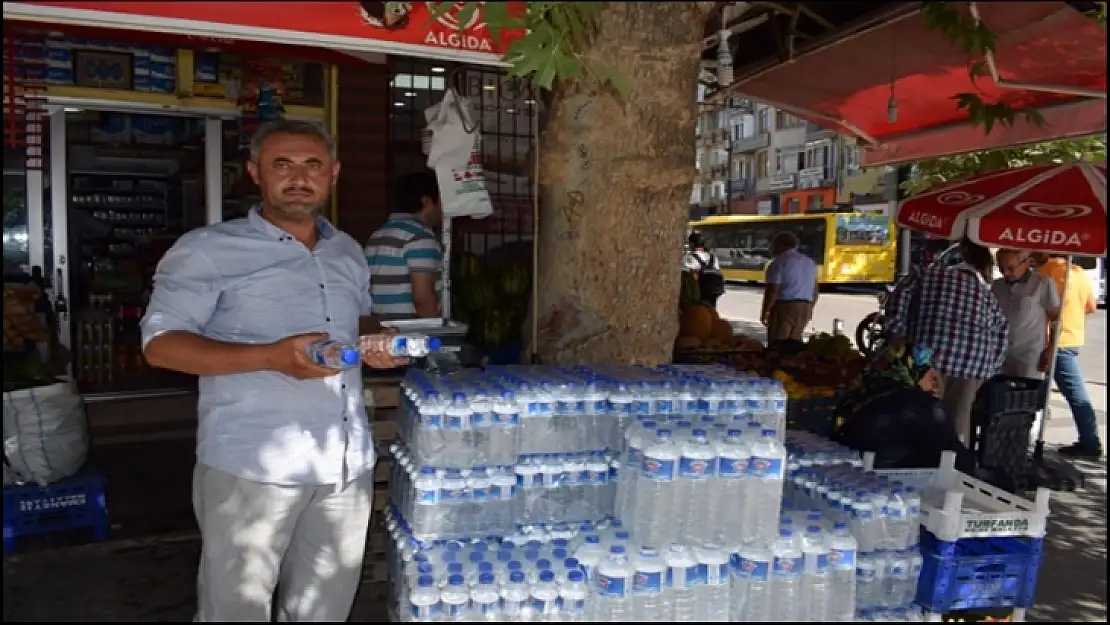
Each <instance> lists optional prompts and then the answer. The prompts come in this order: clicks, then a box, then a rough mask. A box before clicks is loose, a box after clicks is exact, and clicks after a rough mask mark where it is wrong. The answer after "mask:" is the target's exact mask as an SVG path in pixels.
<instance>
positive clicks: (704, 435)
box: [656, 428, 719, 544]
mask: <svg viewBox="0 0 1110 625" xmlns="http://www.w3.org/2000/svg"><path fill="white" fill-rule="evenodd" d="M716 485H717V450H716V449H715V448H714V445H713V444H712V443H711V442H710V441H709V433H708V432H707V431H706V430H704V429H700V428H695V429H694V430H693V431H692V432H691V435H690V436H689V437H688V438H687V439H686V440H685V441H683V443H682V455H681V456H680V457H679V460H678V480H677V481H676V483H675V500H674V502H673V503H672V505H673V506H674V509H675V510H676V511H678V512H679V513H680V514H684V516H685V519H684V523H683V527H682V531H681V533H680V535H679V540H680V541H681V542H686V543H693V544H702V543H704V542H708V541H712V540H714V539H715V538H716V527H715V526H714V521H715V519H716V518H717V512H716V511H717V501H718V500H719V497H718V496H717V493H715V492H714V491H715V490H716V489H715V488H714V487H715V486H716ZM656 510H658V509H656Z"/></svg>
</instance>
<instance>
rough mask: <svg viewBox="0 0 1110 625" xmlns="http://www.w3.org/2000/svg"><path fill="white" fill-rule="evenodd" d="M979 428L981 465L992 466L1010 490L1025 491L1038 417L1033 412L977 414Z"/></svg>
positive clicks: (974, 447) (976, 449)
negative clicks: (1031, 446) (1032, 439)
mask: <svg viewBox="0 0 1110 625" xmlns="http://www.w3.org/2000/svg"><path fill="white" fill-rule="evenodd" d="M974 419H975V424H976V426H977V430H978V432H977V433H976V435H975V439H974V441H973V443H972V450H973V451H974V452H975V455H976V458H977V459H978V461H979V464H980V466H983V467H986V468H988V469H992V470H993V471H994V472H995V478H994V479H992V481H996V482H997V483H998V484H999V485H1000V486H1002V487H1004V488H1005V489H1006V490H1007V491H1010V492H1013V493H1016V492H1022V491H1024V489H1025V487H1026V486H1027V485H1028V484H1027V482H1028V475H1029V464H1030V463H1029V438H1030V434H1031V432H1032V431H1033V424H1034V423H1035V422H1036V420H1037V417H1036V415H1035V414H1033V413H1022V412H1018V413H1009V414H993V415H984V414H982V413H976V414H975V415H974Z"/></svg>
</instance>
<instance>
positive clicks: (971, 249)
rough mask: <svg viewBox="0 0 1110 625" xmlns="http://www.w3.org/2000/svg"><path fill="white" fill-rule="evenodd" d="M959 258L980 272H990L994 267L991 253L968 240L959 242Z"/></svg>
mask: <svg viewBox="0 0 1110 625" xmlns="http://www.w3.org/2000/svg"><path fill="white" fill-rule="evenodd" d="M960 256H961V257H962V258H963V261H964V262H965V263H967V264H969V265H971V266H972V267H974V268H976V269H978V270H979V271H982V272H986V271H990V270H991V269H992V268H993V267H994V258H992V257H991V251H990V250H988V249H987V248H985V247H983V246H982V245H979V244H978V243H975V242H974V241H972V240H971V239H968V238H964V239H963V240H962V241H960Z"/></svg>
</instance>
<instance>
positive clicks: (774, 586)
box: [771, 528, 803, 623]
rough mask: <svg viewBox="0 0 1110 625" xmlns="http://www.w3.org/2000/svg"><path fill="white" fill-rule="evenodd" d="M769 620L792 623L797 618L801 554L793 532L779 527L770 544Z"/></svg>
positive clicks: (798, 616)
mask: <svg viewBox="0 0 1110 625" xmlns="http://www.w3.org/2000/svg"><path fill="white" fill-rule="evenodd" d="M771 555H772V557H773V564H772V571H771V621H774V622H779V623H793V622H796V621H799V620H800V619H801V583H802V579H801V572H802V566H803V565H802V554H801V552H800V551H799V550H798V547H797V544H796V541H795V539H794V533H793V531H791V530H789V529H785V528H784V529H781V530H779V537H778V539H777V540H775V542H774V543H773V545H772V547H771Z"/></svg>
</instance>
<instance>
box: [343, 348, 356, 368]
mask: <svg viewBox="0 0 1110 625" xmlns="http://www.w3.org/2000/svg"><path fill="white" fill-rule="evenodd" d="M339 359H340V360H342V361H343V364H345V365H348V366H352V367H353V366H354V365H357V364H358V361H359V359H360V356H359V353H358V350H357V349H345V350H343V351H342V354H341V355H340V356H339Z"/></svg>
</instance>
